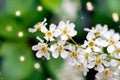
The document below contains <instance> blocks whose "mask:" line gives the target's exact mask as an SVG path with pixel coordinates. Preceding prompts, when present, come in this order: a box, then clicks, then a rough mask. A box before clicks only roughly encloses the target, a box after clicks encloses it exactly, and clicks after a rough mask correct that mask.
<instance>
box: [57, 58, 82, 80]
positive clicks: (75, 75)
mask: <svg viewBox="0 0 120 80" xmlns="http://www.w3.org/2000/svg"><path fill="white" fill-rule="evenodd" d="M68 61H69V59H66V60H65V62H64V64H63V66H62V68H61V69H60V70H59V71H57V76H58V80H84V76H83V75H82V74H81V73H80V72H79V71H78V70H77V69H75V67H73V66H69V64H68Z"/></svg>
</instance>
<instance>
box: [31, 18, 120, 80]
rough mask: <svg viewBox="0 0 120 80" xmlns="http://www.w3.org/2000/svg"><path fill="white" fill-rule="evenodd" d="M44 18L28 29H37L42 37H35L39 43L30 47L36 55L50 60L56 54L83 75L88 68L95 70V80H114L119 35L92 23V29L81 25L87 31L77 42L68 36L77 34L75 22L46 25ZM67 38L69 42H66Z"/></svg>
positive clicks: (119, 70) (118, 70)
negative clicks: (67, 60) (79, 41)
mask: <svg viewBox="0 0 120 80" xmlns="http://www.w3.org/2000/svg"><path fill="white" fill-rule="evenodd" d="M46 25H47V23H46V19H44V21H43V22H39V23H38V24H36V25H35V26H34V28H30V29H29V32H31V33H34V32H37V31H40V32H42V33H43V34H44V37H43V39H41V38H40V37H37V39H38V40H39V43H38V44H37V45H34V46H33V47H32V50H34V51H37V52H36V56H37V57H38V58H41V57H44V58H46V59H47V60H49V59H50V55H52V57H54V58H58V57H59V56H60V57H61V58H63V59H66V58H69V64H70V65H72V66H74V67H75V68H76V69H78V70H79V71H81V72H82V73H83V74H84V76H86V75H87V73H88V72H89V69H94V70H95V71H97V74H96V75H95V77H96V79H97V80H118V76H119V74H120V35H119V33H115V31H114V30H113V29H111V30H109V29H108V27H107V25H104V26H101V25H100V24H98V25H96V26H95V27H93V28H92V29H89V28H85V29H84V30H85V31H87V32H88V34H87V36H86V40H85V41H84V44H82V45H79V44H77V43H76V42H75V41H74V40H73V38H72V37H74V36H76V35H77V31H76V30H75V25H74V24H73V23H70V21H66V22H64V21H60V22H59V24H58V25H55V24H50V26H49V29H47V27H46ZM70 40H71V41H72V42H70Z"/></svg>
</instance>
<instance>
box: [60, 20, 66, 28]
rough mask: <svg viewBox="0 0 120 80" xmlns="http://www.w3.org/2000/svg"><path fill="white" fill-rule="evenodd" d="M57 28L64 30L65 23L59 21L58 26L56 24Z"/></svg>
mask: <svg viewBox="0 0 120 80" xmlns="http://www.w3.org/2000/svg"><path fill="white" fill-rule="evenodd" d="M58 28H60V29H64V28H65V22H64V21H60V22H59V24H58Z"/></svg>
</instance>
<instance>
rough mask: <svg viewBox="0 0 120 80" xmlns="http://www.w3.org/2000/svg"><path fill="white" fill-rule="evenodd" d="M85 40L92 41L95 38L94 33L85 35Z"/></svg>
mask: <svg viewBox="0 0 120 80" xmlns="http://www.w3.org/2000/svg"><path fill="white" fill-rule="evenodd" d="M86 38H87V40H92V39H93V38H95V35H94V33H92V32H89V33H88V34H87V37H86Z"/></svg>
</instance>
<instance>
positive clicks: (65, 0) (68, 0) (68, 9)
mask: <svg viewBox="0 0 120 80" xmlns="http://www.w3.org/2000/svg"><path fill="white" fill-rule="evenodd" d="M78 3H80V2H79V0H62V5H61V8H62V10H63V12H64V13H65V15H66V16H67V17H68V18H75V17H76V15H77V11H78V9H79V8H80V7H79V4H78Z"/></svg>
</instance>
